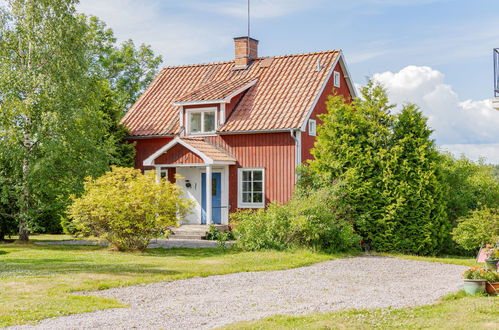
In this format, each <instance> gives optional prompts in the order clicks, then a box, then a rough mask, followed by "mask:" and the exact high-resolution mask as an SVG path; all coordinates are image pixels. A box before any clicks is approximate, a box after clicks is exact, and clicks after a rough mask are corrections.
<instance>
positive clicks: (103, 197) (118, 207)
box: [69, 167, 191, 250]
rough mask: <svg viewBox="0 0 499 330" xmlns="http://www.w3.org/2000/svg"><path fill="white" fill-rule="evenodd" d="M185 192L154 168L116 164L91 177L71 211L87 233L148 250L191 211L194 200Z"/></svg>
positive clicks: (79, 227) (121, 246)
mask: <svg viewBox="0 0 499 330" xmlns="http://www.w3.org/2000/svg"><path fill="white" fill-rule="evenodd" d="M181 195H182V191H181V189H180V188H179V187H178V186H176V185H175V184H173V183H170V182H169V181H167V180H160V182H158V183H156V176H155V173H154V172H149V173H147V174H145V175H143V174H142V173H141V171H140V170H136V169H131V168H119V167H113V168H112V170H111V171H109V172H108V173H106V174H105V175H103V176H102V177H100V178H98V179H92V178H87V180H86V181H85V193H84V194H83V195H82V196H81V197H79V198H74V202H73V204H72V205H71V207H70V208H69V215H70V218H71V219H72V221H73V222H74V225H75V227H76V229H77V230H79V231H80V232H81V234H82V235H84V236H86V235H93V236H97V237H100V238H102V239H105V240H108V241H109V242H110V243H111V244H112V245H114V246H115V247H116V248H117V249H118V250H144V249H145V248H146V247H147V245H148V243H149V240H150V239H152V238H154V237H158V236H159V235H160V234H161V233H164V232H167V230H168V228H169V227H172V226H176V225H177V222H178V220H181V219H182V218H183V216H184V215H185V214H186V213H187V212H188V211H189V208H190V206H191V204H190V201H189V200H187V199H183V198H181V197H180V196H181ZM109 196H112V198H109Z"/></svg>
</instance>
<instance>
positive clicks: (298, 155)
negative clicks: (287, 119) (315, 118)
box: [289, 128, 301, 182]
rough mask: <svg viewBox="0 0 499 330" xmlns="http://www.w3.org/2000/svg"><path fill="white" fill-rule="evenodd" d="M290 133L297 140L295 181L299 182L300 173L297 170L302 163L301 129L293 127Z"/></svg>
mask: <svg viewBox="0 0 499 330" xmlns="http://www.w3.org/2000/svg"><path fill="white" fill-rule="evenodd" d="M289 134H290V135H291V138H292V139H293V140H294V141H295V182H297V181H298V177H299V175H298V173H297V171H296V170H297V168H298V166H300V165H301V131H300V130H298V129H293V128H291V129H290V130H289Z"/></svg>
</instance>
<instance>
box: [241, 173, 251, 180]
mask: <svg viewBox="0 0 499 330" xmlns="http://www.w3.org/2000/svg"><path fill="white" fill-rule="evenodd" d="M250 180H251V171H244V172H243V181H250Z"/></svg>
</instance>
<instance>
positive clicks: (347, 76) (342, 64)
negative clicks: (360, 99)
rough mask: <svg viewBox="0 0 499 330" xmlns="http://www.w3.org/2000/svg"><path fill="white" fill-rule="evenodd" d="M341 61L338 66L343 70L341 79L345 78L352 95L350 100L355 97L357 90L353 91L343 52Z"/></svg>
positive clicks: (353, 87)
mask: <svg viewBox="0 0 499 330" xmlns="http://www.w3.org/2000/svg"><path fill="white" fill-rule="evenodd" d="M340 57H341V61H340V66H341V69H342V70H343V77H344V78H345V80H346V82H347V85H348V89H349V90H350V94H351V95H352V98H355V97H357V90H356V89H355V86H354V84H353V82H352V79H351V78H350V77H351V75H350V71H349V70H348V65H347V61H345V57H344V56H343V52H342V53H341V56H340Z"/></svg>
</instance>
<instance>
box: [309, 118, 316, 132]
mask: <svg viewBox="0 0 499 330" xmlns="http://www.w3.org/2000/svg"><path fill="white" fill-rule="evenodd" d="M308 135H310V136H316V135H317V122H316V121H315V119H309V120H308Z"/></svg>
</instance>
